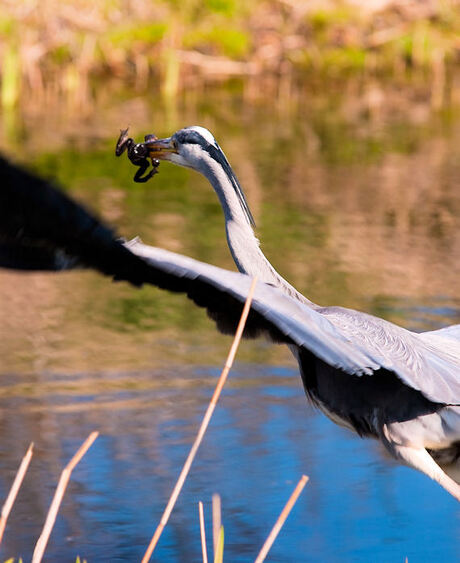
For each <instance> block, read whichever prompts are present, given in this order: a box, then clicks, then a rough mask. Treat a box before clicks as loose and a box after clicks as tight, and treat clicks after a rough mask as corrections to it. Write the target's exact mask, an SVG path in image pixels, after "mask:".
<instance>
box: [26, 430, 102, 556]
mask: <svg viewBox="0 0 460 563" xmlns="http://www.w3.org/2000/svg"><path fill="white" fill-rule="evenodd" d="M98 436H99V432H91V434H90V435H89V436H88V438H86V440H85V441H84V442H83V444H82V445H81V446H80V448H79V449H78V451H77V452H76V453H75V455H74V456H73V458H72V459H71V460H70V461H69V463H68V464H67V465H66V467H65V468H64V469H63V471H62V473H61V477H60V479H59V483H58V486H57V488H56V492H55V494H54V497H53V500H52V502H51V505H50V508H49V511H48V515H47V517H46V520H45V525H44V526H43V530H42V533H41V534H40V537H39V538H38V541H37V544H36V545H35V549H34V553H33V556H32V563H40V561H41V560H42V557H43V554H44V553H45V549H46V545H47V543H48V540H49V537H50V534H51V531H52V529H53V526H54V523H55V521H56V516H57V513H58V511H59V507H60V505H61V502H62V499H63V497H64V493H65V490H66V487H67V484H68V482H69V479H70V475H71V474H72V471H73V470H74V469H75V466H76V465H77V464H78V463H79V462H80V460H81V459H82V457H83V456H84V455H85V454H86V452H87V451H88V450H89V448H90V447H91V445H92V444H93V442H94V440H95V439H96V438H97V437H98Z"/></svg>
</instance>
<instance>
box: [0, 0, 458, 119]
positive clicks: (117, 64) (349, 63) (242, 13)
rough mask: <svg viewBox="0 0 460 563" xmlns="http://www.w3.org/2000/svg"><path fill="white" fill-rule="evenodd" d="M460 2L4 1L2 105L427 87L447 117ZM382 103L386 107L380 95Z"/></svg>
mask: <svg viewBox="0 0 460 563" xmlns="http://www.w3.org/2000/svg"><path fill="white" fill-rule="evenodd" d="M459 7H460V2H459V1H458V0H439V1H435V0H418V1H415V0H412V1H411V0H366V1H365V2H360V1H358V0H254V1H252V2H247V1H245V0H182V1H179V0H101V1H99V2H94V1H92V0H24V1H22V2H17V1H16V0H2V2H1V11H0V63H1V64H0V74H1V106H2V107H3V108H4V109H5V108H12V107H14V106H17V105H22V106H23V105H27V106H29V107H30V106H34V107H37V106H38V107H43V106H44V105H47V106H49V105H50V104H54V103H56V101H57V100H66V101H67V102H69V103H71V104H72V105H73V106H75V107H78V108H81V109H86V110H89V108H90V107H91V104H90V102H91V100H92V99H93V98H94V96H96V95H97V92H98V90H100V89H101V87H102V86H104V88H106V87H107V86H108V85H109V84H110V86H111V87H113V88H115V89H116V88H117V87H121V86H123V87H124V88H126V87H129V88H135V90H136V91H137V92H139V93H142V92H146V91H149V90H150V91H152V92H153V93H157V92H161V93H162V94H163V96H165V97H166V98H167V99H168V100H172V99H174V98H175V97H177V96H178V95H179V94H180V93H181V92H183V91H184V90H188V91H189V90H193V89H195V90H198V91H200V90H201V89H203V87H205V85H207V84H210V83H216V82H218V83H221V82H226V83H228V84H235V81H236V82H237V83H238V84H239V86H240V87H241V88H244V89H245V92H246V94H247V95H248V96H250V97H252V98H257V97H260V96H266V95H267V93H269V92H270V93H273V94H274V95H277V96H281V97H282V98H283V99H288V98H289V97H290V96H291V95H293V93H295V92H296V91H298V89H299V88H301V87H302V85H304V84H306V83H308V84H309V86H310V87H314V86H315V85H316V86H317V87H318V85H319V86H323V85H324V84H325V82H326V83H329V84H331V86H332V85H335V86H339V87H340V85H341V84H342V83H343V81H344V80H345V79H347V78H348V77H349V76H350V75H353V76H354V77H356V78H361V79H363V80H365V81H366V82H367V83H368V82H369V81H370V80H387V81H388V80H390V79H391V80H392V81H395V82H396V83H397V84H408V83H410V84H411V85H412V86H413V85H416V86H417V89H418V95H424V96H427V97H428V98H429V100H430V104H431V105H432V106H433V107H434V108H435V109H439V108H441V107H443V106H444V105H445V104H446V103H449V101H450V99H449V97H450V96H452V92H453V91H454V90H455V89H453V88H452V86H453V82H454V81H455V78H454V76H455V72H454V69H455V67H456V65H458V63H459V60H460V10H459ZM369 97H370V102H369V103H370V104H378V103H379V92H378V90H377V89H374V90H372V91H371V92H370V93H369Z"/></svg>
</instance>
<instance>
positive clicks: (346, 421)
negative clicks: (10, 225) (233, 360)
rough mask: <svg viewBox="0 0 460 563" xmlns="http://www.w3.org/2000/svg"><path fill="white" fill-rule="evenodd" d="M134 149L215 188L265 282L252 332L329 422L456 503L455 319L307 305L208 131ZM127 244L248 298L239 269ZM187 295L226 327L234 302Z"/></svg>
mask: <svg viewBox="0 0 460 563" xmlns="http://www.w3.org/2000/svg"><path fill="white" fill-rule="evenodd" d="M139 146H142V147H143V148H145V149H147V151H146V154H148V156H149V157H150V158H152V161H157V160H167V161H169V162H172V163H174V164H177V165H180V166H184V167H187V168H192V169H194V170H196V171H198V172H200V173H201V174H203V175H204V176H205V177H206V178H207V179H208V180H209V182H210V183H211V185H212V187H213V188H214V190H215V192H216V194H217V196H218V198H219V200H220V203H221V206H222V209H223V212H224V218H225V229H226V234H227V241H228V246H229V248H230V252H231V254H232V256H233V259H234V261H235V263H236V266H237V268H238V270H239V271H240V272H241V273H242V274H245V275H248V276H257V277H258V279H259V280H261V281H262V282H264V283H262V284H260V285H259V288H258V290H257V292H256V295H255V298H254V302H253V306H252V309H253V311H254V312H256V313H257V315H254V316H253V318H252V322H250V327H249V329H248V332H251V331H252V333H253V334H256V333H258V332H264V331H265V332H267V333H268V335H269V337H271V338H272V339H273V340H275V341H280V340H281V341H284V342H286V343H287V344H288V345H289V347H290V349H291V351H292V352H293V354H294V356H295V358H296V359H297V361H298V364H299V368H300V373H301V376H302V380H303V384H304V387H305V391H306V394H307V396H308V397H309V398H310V399H311V401H312V402H313V403H314V404H315V405H316V406H317V407H319V408H320V409H321V410H322V411H323V412H324V413H325V414H326V415H327V416H329V417H330V418H331V419H332V420H334V421H335V422H337V423H339V424H340V425H343V426H345V427H348V428H350V429H352V430H354V431H356V432H357V433H358V434H359V435H361V436H371V437H374V438H378V439H380V441H381V442H382V443H383V444H384V446H385V447H386V448H387V450H388V451H389V452H390V453H391V454H392V456H393V457H395V458H396V459H398V460H400V461H402V462H403V463H405V464H407V465H409V466H411V467H413V468H415V469H418V470H419V471H422V472H423V473H425V474H426V475H428V476H429V477H431V478H432V479H434V480H435V481H437V482H438V483H439V484H440V485H441V486H442V487H444V488H445V489H446V490H447V491H448V492H449V493H450V494H451V495H453V496H454V497H455V498H456V499H457V500H459V501H460V484H459V482H457V481H456V480H455V479H454V478H453V477H452V476H450V475H449V474H448V472H449V473H451V474H452V475H455V470H456V469H458V468H457V467H456V465H458V464H459V463H460V462H459V458H460V325H455V326H451V327H448V328H444V329H441V330H437V331H431V332H426V333H423V334H416V333H413V332H411V331H409V330H405V329H404V328H402V327H399V326H397V325H395V324H392V323H390V322H388V321H386V320H384V319H380V318H377V317H374V316H372V315H369V314H366V313H361V312H358V311H354V310H351V309H345V308H341V307H321V306H319V305H317V304H315V303H313V302H312V301H310V300H309V299H307V298H306V297H305V296H303V295H302V294H300V293H299V292H298V291H297V290H296V289H295V288H294V287H293V286H292V285H290V284H289V283H288V282H287V281H286V280H285V279H284V278H283V277H281V275H280V274H278V272H277V271H276V270H275V269H274V267H273V266H272V265H271V264H270V262H269V261H268V259H267V258H266V257H265V255H264V254H263V252H262V250H261V249H260V246H259V241H258V240H257V238H256V236H255V234H254V230H253V227H254V220H253V218H252V215H251V212H250V210H249V206H248V203H247V201H246V198H245V196H244V193H243V190H242V188H241V185H240V183H239V181H238V179H237V177H236V175H235V173H234V172H233V170H232V168H231V166H230V164H229V162H228V160H227V158H226V156H225V154H224V153H223V151H222V149H221V148H220V146H219V145H218V143H217V142H216V140H215V138H214V136H213V135H212V134H211V133H210V131H208V130H207V129H205V128H203V127H200V126H193V127H188V128H185V129H181V130H179V131H177V132H176V133H174V134H173V135H172V136H171V137H170V138H167V139H151V140H147V141H146V142H145V143H141V144H140V145H139ZM130 248H131V250H132V251H133V252H135V253H136V254H138V255H139V256H142V257H144V258H145V259H146V260H147V261H149V263H150V264H152V265H154V266H155V267H157V268H160V269H161V270H162V271H165V272H166V271H167V272H169V273H172V274H173V275H174V276H176V277H177V278H182V279H187V280H190V283H191V285H193V284H196V285H197V286H198V285H199V283H201V284H203V285H204V286H206V285H209V286H212V287H214V288H217V290H218V292H222V293H225V294H226V295H227V296H228V295H231V296H233V297H236V298H237V300H239V301H242V300H243V299H244V296H245V292H246V290H247V285H248V284H247V281H246V280H245V278H244V277H241V275H240V276H238V274H236V273H231V272H228V271H225V270H222V269H217V268H215V267H212V266H209V265H206V264H202V263H199V262H197V261H193V260H191V259H190V258H186V257H182V256H179V255H176V254H172V253H168V252H166V251H164V250H160V249H152V248H151V247H147V246H146V245H142V244H141V243H140V242H134V243H132V245H131V246H130ZM189 293H190V294H191V296H192V298H194V299H195V300H196V301H197V302H198V303H199V304H200V305H205V306H207V307H208V309H209V310H210V312H211V316H213V317H214V318H215V319H216V320H217V324H218V326H220V328H221V329H223V330H225V329H226V328H228V321H229V319H233V322H234V318H233V317H234V313H233V312H232V306H233V304H232V303H230V302H225V300H224V302H223V303H222V304H220V306H219V305H218V304H216V303H213V297H211V296H209V295H208V296H206V295H199V296H198V297H197V293H196V290H195V291H193V290H192V291H190V290H189ZM233 322H232V323H230V325H233ZM441 465H442V466H444V469H443V468H442V467H441ZM446 466H447V467H446ZM456 478H457V479H458V477H456Z"/></svg>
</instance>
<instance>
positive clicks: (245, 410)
mask: <svg viewBox="0 0 460 563" xmlns="http://www.w3.org/2000/svg"><path fill="white" fill-rule="evenodd" d="M240 102H241V100H238V99H236V100H235V99H228V98H225V99H224V100H219V99H218V100H217V103H216V105H214V106H208V107H201V108H197V107H196V105H193V106H190V107H188V106H187V104H185V107H184V108H183V109H182V110H181V111H180V112H179V113H178V114H177V115H176V116H171V117H170V119H169V121H170V122H169V123H167V122H166V120H165V119H164V117H163V116H162V115H161V113H160V112H159V110H158V108H155V107H153V105H152V104H151V102H149V101H148V100H145V99H135V100H131V101H126V102H123V103H122V104H121V105H112V106H109V109H108V110H107V111H105V112H103V111H101V112H99V113H98V116H97V117H95V118H94V120H92V121H91V122H90V123H89V122H88V123H85V124H83V126H82V127H81V128H80V129H78V130H77V131H74V133H73V135H72V132H71V131H69V130H68V129H67V130H60V129H59V127H58V125H57V124H56V122H55V123H54V124H53V119H56V118H55V117H50V121H49V123H48V124H47V123H45V122H39V121H37V120H38V118H34V119H32V118H30V119H29V121H27V119H26V121H25V123H24V124H23V126H24V135H23V138H22V139H21V143H22V145H21V147H22V149H24V148H25V149H26V151H24V150H21V151H19V153H18V155H19V158H24V157H25V154H26V152H27V154H28V155H29V158H30V160H31V162H32V165H33V166H34V167H35V168H36V169H38V170H40V171H41V172H42V173H44V174H48V175H51V176H54V177H56V178H57V179H58V180H59V181H60V182H61V183H63V184H64V185H65V186H67V187H68V189H69V191H70V192H71V193H72V194H73V195H74V196H75V197H78V198H79V199H80V200H81V201H84V202H86V203H87V204H88V205H90V206H91V207H92V208H95V209H97V210H98V211H99V212H100V213H101V214H102V215H103V216H104V217H105V218H106V219H107V220H109V221H110V222H111V223H113V224H114V225H116V226H117V227H118V229H119V231H120V232H121V233H122V234H123V235H125V236H128V237H129V236H134V235H138V234H140V235H141V236H142V238H143V239H144V241H146V242H148V243H150V244H155V245H158V246H164V247H166V248H169V249H172V250H176V251H178V252H182V253H185V254H190V255H192V256H194V257H197V258H199V259H202V260H205V261H208V262H211V263H215V264H219V265H221V266H225V267H228V268H232V269H233V264H232V262H231V258H230V256H229V253H228V250H227V247H226V243H225V239H224V230H223V219H222V213H221V210H220V207H219V204H218V201H217V198H216V197H215V195H214V194H213V193H212V191H211V188H210V187H209V186H208V185H207V183H206V181H205V180H203V179H202V178H200V177H199V176H198V175H196V174H194V173H192V172H188V171H186V170H181V169H178V168H177V167H172V166H168V165H166V164H162V165H161V167H160V169H161V170H160V175H159V176H157V177H156V178H155V179H154V181H153V182H150V183H148V184H147V185H136V184H134V183H133V182H132V174H133V169H132V167H129V166H128V164H127V162H125V161H124V160H123V161H121V160H115V158H114V156H113V142H114V140H115V138H116V136H117V132H118V129H119V127H120V126H124V125H125V123H126V120H127V116H128V115H129V121H130V122H131V124H132V132H133V133H135V134H136V137H137V136H138V135H139V137H140V136H141V135H142V134H143V133H145V132H151V131H152V130H153V131H154V132H155V133H157V134H158V135H166V134H170V133H171V132H172V131H173V130H174V129H176V128H177V127H180V126H182V125H184V124H191V123H198V122H199V123H202V124H204V125H207V126H208V127H210V128H211V129H212V130H213V131H214V132H215V134H216V136H217V138H218V139H219V141H220V144H221V145H222V146H223V148H224V150H225V152H226V153H227V155H228V157H229V159H230V161H231V163H232V165H233V166H234V168H235V170H236V171H237V174H238V175H239V177H240V180H241V182H242V184H243V186H244V188H245V191H246V193H247V195H248V200H249V202H250V204H251V207H252V209H253V212H254V215H255V218H256V222H257V223H258V236H259V237H260V239H261V241H262V246H263V249H264V251H265V252H266V254H267V256H268V257H269V258H270V259H271V261H272V262H273V263H274V264H275V265H276V267H277V268H278V269H279V270H280V272H282V274H283V275H285V276H286V277H287V278H288V279H289V280H290V281H291V282H292V283H293V284H294V285H296V286H297V287H298V288H299V289H300V290H302V291H303V292H305V293H306V294H307V295H308V296H309V297H310V298H311V299H313V300H314V301H317V302H319V303H322V304H341V305H346V306H351V307H355V308H359V309H362V310H366V311H369V312H372V313H375V314H377V315H380V316H383V317H385V318H387V319H390V320H393V321H395V322H397V323H399V324H402V325H403V326H407V327H409V328H413V329H416V330H428V329H433V328H437V327H439V326H443V325H444V324H450V323H458V322H460V296H459V294H458V279H459V274H460V263H459V261H458V256H459V254H460V252H459V251H460V192H459V190H458V185H459V182H460V164H459V163H460V158H459V157H460V121H459V120H458V119H456V118H455V115H452V116H450V117H449V116H447V117H446V116H438V117H436V116H434V117H429V116H425V118H423V119H421V120H420V119H419V118H418V120H417V119H416V118H415V117H414V115H413V114H412V113H410V112H408V113H407V114H405V115H404V114H402V113H401V112H394V114H390V113H388V114H385V115H383V116H380V118H379V119H378V120H375V119H368V118H365V117H363V116H362V115H361V114H360V113H359V112H358V111H356V109H354V110H353V108H351V109H350V107H351V106H350V101H348V102H347V103H345V101H342V106H341V105H340V104H338V105H337V104H336V105H334V104H332V102H331V104H332V105H331V104H330V105H326V106H325V107H324V105H321V103H320V102H319V101H317V100H315V99H314V98H309V99H306V100H305V101H304V102H303V103H302V102H301V101H299V103H298V107H297V108H296V110H295V111H292V112H283V113H280V114H279V115H278V114H276V113H273V112H270V113H269V110H268V109H267V108H263V107H259V108H252V109H251V110H248V109H244V110H243V111H241V109H238V108H240V105H239V104H240ZM235 115H238V116H239V118H238V120H236V119H235ZM417 115H418V116H419V117H420V112H419V113H418V114H417ZM38 123H40V127H41V129H40V135H38V134H37V129H38V127H36V126H37V124H38ZM146 124H151V127H150V125H146ZM31 125H32V126H31ZM65 127H69V120H66V121H65ZM43 139H46V140H47V144H46V145H45V144H44V143H43ZM18 146H19V145H18V144H16V143H15V142H14V140H13V141H11V142H8V143H6V142H5V140H3V148H5V149H6V150H7V151H9V152H10V153H11V152H13V151H14V150H16V149H17V148H18ZM30 155H31V156H30ZM0 318H1V323H0V355H1V358H2V366H1V369H0V372H1V374H2V376H1V378H0V406H1V409H0V413H1V414H0V416H1V424H0V444H1V450H0V468H1V476H2V478H1V479H0V492H1V494H2V495H3V496H4V494H5V491H6V489H7V487H8V486H9V484H10V482H11V480H12V478H13V474H14V472H15V470H16V467H17V464H18V462H19V460H20V458H21V457H22V455H23V453H24V451H25V450H26V448H27V445H28V443H29V442H30V441H31V440H34V441H35V442H36V455H35V457H34V461H33V465H32V467H31V471H30V475H29V477H28V479H27V480H26V482H25V484H24V489H23V491H22V492H21V495H20V497H19V499H18V503H17V505H16V506H15V509H14V511H13V513H12V516H11V520H10V524H9V526H8V529H7V532H6V536H5V540H4V541H5V548H4V552H3V553H4V555H5V556H6V555H16V556H17V555H19V554H21V555H23V556H25V557H26V558H27V557H30V553H31V549H32V544H33V541H34V539H35V538H36V537H37V536H38V533H39V531H40V526H41V524H42V522H43V519H44V516H45V513H46V510H47V508H48V505H49V502H50V499H51V495H52V490H53V486H54V484H55V483H56V481H57V478H58V475H59V471H60V469H61V468H62V466H63V465H64V464H65V462H66V461H67V460H68V459H69V457H70V456H71V455H72V453H73V452H74V450H75V449H76V448H77V447H78V445H79V444H80V442H81V441H82V439H83V438H84V437H85V436H86V435H87V434H88V433H89V432H90V431H91V430H93V429H98V430H100V432H101V437H100V438H99V439H98V441H97V442H96V444H95V445H94V446H93V448H92V449H91V450H90V452H89V454H88V455H87V457H86V458H85V460H84V461H83V462H82V464H81V466H80V467H79V468H78V469H77V471H76V473H75V479H74V480H73V482H72V484H71V486H70V489H69V491H68V494H67V496H66V501H65V503H64V506H63V508H62V511H61V513H60V514H61V516H60V518H59V519H58V524H57V528H56V530H55V532H54V533H53V537H52V542H51V544H50V548H49V551H48V553H49V555H48V557H49V559H50V560H63V559H65V558H67V559H68V558H69V554H70V555H72V556H73V555H76V554H77V553H80V554H82V555H84V556H86V557H88V559H89V560H97V561H104V560H110V561H131V560H135V559H136V558H139V556H140V555H141V554H142V552H143V549H144V547H145V543H146V541H147V538H148V537H149V536H150V534H151V533H152V531H153V527H154V526H155V524H156V522H157V521H158V517H159V515H160V513H161V511H162V509H163V507H164V503H165V501H166V499H167V497H168V496H169V494H170V491H171V488H172V484H173V482H174V479H175V478H176V476H177V474H178V470H179V467H180V465H181V463H182V462H183V459H184V457H185V455H186V452H187V449H188V446H189V444H190V442H191V440H192V438H193V436H194V433H195V430H196V428H197V425H198V423H199V420H200V417H201V415H202V413H203V410H204V405H205V404H206V402H207V400H208V399H209V397H210V394H211V390H212V386H213V383H214V381H215V377H216V374H217V371H218V367H219V366H220V365H221V363H222V361H223V358H224V356H225V353H226V350H227V348H228V345H229V340H228V338H227V337H223V336H221V335H218V334H217V333H216V332H215V330H214V327H213V325H212V323H211V322H210V321H209V319H207V318H206V315H205V314H204V313H203V312H202V311H201V310H198V309H196V308H195V307H193V306H192V305H191V304H189V303H188V302H187V300H186V299H185V298H183V297H180V296H175V295H170V294H168V293H164V292H160V291H157V290H155V289H153V288H144V289H142V290H140V291H134V290H132V289H131V288H129V287H126V286H125V285H123V284H111V283H108V281H107V280H105V279H103V278H101V277H99V276H96V275H94V274H91V273H84V272H80V273H68V274H65V275H62V276H53V275H35V274H34V275H24V274H22V275H19V274H15V273H5V272H2V273H0ZM239 362H240V364H239V367H238V369H237V370H236V373H234V374H233V375H232V377H231V380H230V382H229V385H228V388H227V389H226V391H225V396H224V398H223V402H222V405H221V406H220V407H219V408H218V410H217V413H216V419H215V420H214V421H213V423H212V425H211V428H210V431H209V434H208V435H207V437H206V440H205V444H204V447H203V449H202V451H201V452H200V455H199V457H198V459H197V462H196V465H195V466H194V469H193V473H192V475H191V477H190V480H189V481H188V482H187V485H186V487H185V490H184V493H183V495H182V496H181V498H180V502H179V505H178V507H177V509H176V510H175V511H174V512H173V516H172V519H171V525H170V526H168V528H167V529H166V532H165V534H164V536H163V538H162V540H161V545H160V546H159V552H158V560H166V561H190V560H199V557H200V547H199V534H198V527H197V526H198V524H197V522H198V520H197V511H196V503H197V501H198V500H200V499H202V500H203V501H205V502H206V503H207V504H206V509H207V513H208V516H209V511H210V508H209V501H210V498H211V495H212V493H213V492H215V491H219V492H220V493H221V495H222V499H223V507H224V524H225V535H226V548H225V549H226V554H227V560H228V561H247V560H250V559H251V558H252V557H253V556H254V555H255V553H256V551H257V549H258V548H259V547H260V545H261V544H262V542H263V540H264V538H265V536H266V534H267V533H268V531H269V529H270V527H271V526H272V524H273V521H274V519H275V518H276V515H277V514H278V513H279V510H280V508H281V506H282V505H283V504H284V502H285V500H286V498H287V497H288V495H289V494H290V492H291V490H292V488H293V487H294V484H295V482H296V481H297V480H298V478H299V476H300V475H301V474H302V473H304V472H305V473H307V474H309V475H310V483H309V484H308V485H307V488H306V490H305V492H304V493H303V495H302V497H301V500H300V501H299V504H298V506H297V507H296V508H295V512H294V515H293V516H292V517H291V518H290V520H288V524H287V526H286V528H285V530H284V531H283V532H282V534H281V535H280V537H279V539H278V540H277V542H276V543H275V545H274V547H273V551H272V555H271V560H273V561H283V562H285V561H310V560H311V561H313V560H318V559H322V560H325V561H345V560H346V561H348V560H353V561H369V560H372V561H390V560H391V561H402V560H404V557H405V556H408V558H409V561H410V560H411V559H414V560H417V561H433V560H437V561H453V560H455V558H456V555H457V554H458V548H459V542H458V516H457V512H458V510H457V507H456V504H455V503H454V501H452V500H451V499H450V498H449V497H448V496H447V494H446V493H445V492H444V491H442V490H440V488H439V487H438V486H436V485H434V484H433V483H431V482H430V481H429V480H428V479H427V478H425V477H424V476H422V475H418V474H416V473H415V472H414V471H411V470H408V469H405V468H400V467H396V466H395V465H394V464H393V463H392V462H390V461H387V460H386V457H385V455H384V454H383V452H381V450H380V449H379V447H378V446H377V445H376V444H374V443H372V442H369V441H366V442H364V441H361V440H359V439H358V438H356V437H352V436H351V435H349V434H348V433H346V432H345V431H344V430H341V429H340V428H337V427H336V426H334V425H332V424H331V423H330V422H329V421H327V420H326V419H325V418H324V417H323V416H321V415H318V414H317V413H315V412H313V411H311V410H310V409H309V407H308V406H307V405H306V401H305V398H304V395H303V391H302V389H301V385H300V381H299V378H298V375H297V371H296V369H295V367H294V364H293V362H292V359H291V357H290V356H289V354H288V352H287V351H286V350H285V349H284V348H283V347H276V346H269V345H268V344H267V343H265V342H247V343H244V345H243V346H242V348H241V350H240V352H239ZM185 366H188V367H185ZM203 366H204V367H203ZM446 523H448V524H446ZM421 530H423V534H422V533H421Z"/></svg>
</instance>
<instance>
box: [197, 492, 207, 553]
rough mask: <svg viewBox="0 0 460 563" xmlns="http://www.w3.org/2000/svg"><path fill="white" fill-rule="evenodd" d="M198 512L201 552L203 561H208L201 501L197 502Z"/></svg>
mask: <svg viewBox="0 0 460 563" xmlns="http://www.w3.org/2000/svg"><path fill="white" fill-rule="evenodd" d="M198 514H199V517H200V536H201V551H202V553H203V563H208V549H207V547H206V530H205V527H204V514H203V503H202V502H201V500H200V502H199V503H198Z"/></svg>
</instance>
